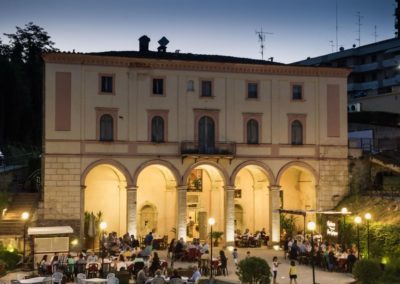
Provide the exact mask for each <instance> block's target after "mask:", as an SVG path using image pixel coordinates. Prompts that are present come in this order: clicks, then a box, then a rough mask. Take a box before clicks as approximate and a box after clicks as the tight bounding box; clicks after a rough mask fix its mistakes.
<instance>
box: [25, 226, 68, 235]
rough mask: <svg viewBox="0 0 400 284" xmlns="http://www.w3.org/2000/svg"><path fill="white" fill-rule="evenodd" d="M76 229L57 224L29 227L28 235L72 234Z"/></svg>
mask: <svg viewBox="0 0 400 284" xmlns="http://www.w3.org/2000/svg"><path fill="white" fill-rule="evenodd" d="M73 232H74V230H73V229H72V228H71V226H55V227H29V228H28V235H63V234H72V233H73Z"/></svg>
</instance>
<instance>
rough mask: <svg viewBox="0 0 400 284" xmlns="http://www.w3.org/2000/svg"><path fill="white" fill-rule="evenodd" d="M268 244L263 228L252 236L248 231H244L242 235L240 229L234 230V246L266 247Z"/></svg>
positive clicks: (267, 237)
mask: <svg viewBox="0 0 400 284" xmlns="http://www.w3.org/2000/svg"><path fill="white" fill-rule="evenodd" d="M268 242H269V235H268V234H267V233H266V231H265V228H262V229H261V230H259V231H256V232H255V233H254V234H253V233H251V232H250V230H249V229H245V231H244V232H243V233H242V232H241V230H240V229H237V230H235V246H236V247H242V248H248V247H261V246H262V245H265V246H267V245H268Z"/></svg>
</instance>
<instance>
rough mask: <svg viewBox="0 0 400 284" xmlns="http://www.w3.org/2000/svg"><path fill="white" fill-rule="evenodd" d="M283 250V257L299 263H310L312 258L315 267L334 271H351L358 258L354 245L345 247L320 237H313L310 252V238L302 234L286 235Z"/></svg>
mask: <svg viewBox="0 0 400 284" xmlns="http://www.w3.org/2000/svg"><path fill="white" fill-rule="evenodd" d="M284 251H285V257H289V259H291V260H297V261H298V262H299V264H310V263H311V261H312V260H313V261H314V264H315V266H316V267H320V268H321V269H324V270H327V271H336V272H349V273H351V272H352V269H353V266H354V263H355V262H356V261H357V259H358V249H357V247H356V246H355V245H352V246H351V247H348V248H347V247H343V246H342V245H340V244H338V243H333V242H329V241H322V239H321V238H320V237H317V238H314V250H313V252H314V253H312V247H311V238H310V237H309V236H306V237H303V236H302V235H299V236H297V237H295V238H292V237H287V238H286V239H285V241H284Z"/></svg>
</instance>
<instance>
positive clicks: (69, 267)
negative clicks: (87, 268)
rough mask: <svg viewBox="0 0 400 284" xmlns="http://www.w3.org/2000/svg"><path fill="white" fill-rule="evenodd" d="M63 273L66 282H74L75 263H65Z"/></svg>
mask: <svg viewBox="0 0 400 284" xmlns="http://www.w3.org/2000/svg"><path fill="white" fill-rule="evenodd" d="M65 275H66V276H67V282H74V279H75V264H74V263H70V264H68V265H67V268H66V270H65Z"/></svg>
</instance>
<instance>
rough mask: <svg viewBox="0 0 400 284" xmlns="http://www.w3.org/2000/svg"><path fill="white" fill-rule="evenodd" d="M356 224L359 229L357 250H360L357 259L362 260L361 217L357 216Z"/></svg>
mask: <svg viewBox="0 0 400 284" xmlns="http://www.w3.org/2000/svg"><path fill="white" fill-rule="evenodd" d="M354 222H355V223H356V227H357V249H358V254H357V259H358V260H359V259H360V253H361V247H360V227H359V225H360V224H361V217H360V216H356V217H355V218H354Z"/></svg>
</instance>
